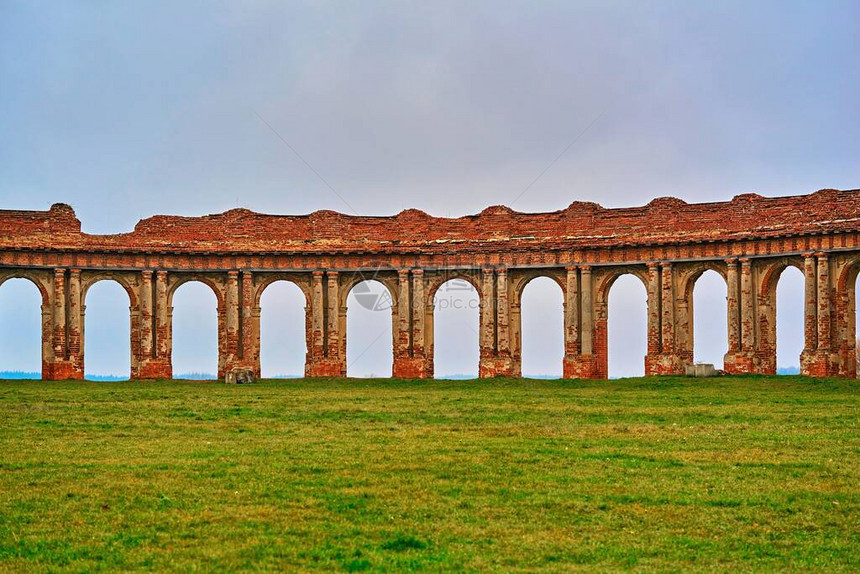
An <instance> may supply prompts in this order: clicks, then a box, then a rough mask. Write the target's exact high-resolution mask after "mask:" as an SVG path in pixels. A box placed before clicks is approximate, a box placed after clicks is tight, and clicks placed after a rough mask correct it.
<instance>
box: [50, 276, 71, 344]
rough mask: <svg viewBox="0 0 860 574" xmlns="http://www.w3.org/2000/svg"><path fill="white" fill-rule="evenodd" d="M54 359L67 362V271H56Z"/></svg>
mask: <svg viewBox="0 0 860 574" xmlns="http://www.w3.org/2000/svg"><path fill="white" fill-rule="evenodd" d="M53 297H54V300H53V305H54V325H53V332H54V336H53V340H54V358H55V359H56V360H57V361H65V360H66V359H67V357H68V354H67V352H66V270H65V269H54V292H53Z"/></svg>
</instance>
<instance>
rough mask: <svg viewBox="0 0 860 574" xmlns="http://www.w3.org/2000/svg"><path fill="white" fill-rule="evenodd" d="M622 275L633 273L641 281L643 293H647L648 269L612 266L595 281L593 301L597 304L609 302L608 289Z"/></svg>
mask: <svg viewBox="0 0 860 574" xmlns="http://www.w3.org/2000/svg"><path fill="white" fill-rule="evenodd" d="M592 273H593V272H592ZM622 275H633V276H634V277H636V278H637V279H639V281H641V282H642V287H643V288H644V289H645V293H646V294H647V293H648V270H647V268H646V267H644V266H642V267H639V266H624V267H613V268H612V269H611V270H609V271H608V272H606V273H605V275H604V276H603V277H601V278H600V279H598V281H597V289H596V290H595V293H596V295H597V296H596V297H595V302H596V303H597V304H601V305H606V304H608V303H609V291H610V289H612V286H613V285H614V284H615V282H616V281H617V280H618V278H619V277H621V276H622Z"/></svg>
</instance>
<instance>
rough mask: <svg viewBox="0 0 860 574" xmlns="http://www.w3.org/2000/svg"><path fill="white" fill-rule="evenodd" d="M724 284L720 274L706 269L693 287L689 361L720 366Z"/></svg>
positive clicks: (724, 343) (725, 346) (725, 344)
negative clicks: (691, 344)
mask: <svg viewBox="0 0 860 574" xmlns="http://www.w3.org/2000/svg"><path fill="white" fill-rule="evenodd" d="M726 295H727V287H726V281H725V279H723V277H722V275H720V274H719V273H717V272H716V271H713V270H708V271H705V272H704V273H702V275H701V276H700V277H699V278H698V279H697V280H696V283H695V285H694V286H693V360H694V361H695V362H697V363H710V364H712V365H714V367H716V368H717V369H722V368H723V357H724V356H725V354H726V352H728V350H729V336H728V332H729V327H728V311H727V307H726Z"/></svg>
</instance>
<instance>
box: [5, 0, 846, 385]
mask: <svg viewBox="0 0 860 574" xmlns="http://www.w3.org/2000/svg"><path fill="white" fill-rule="evenodd" d="M858 22H860V4H858V3H856V2H849V1H845V2H839V1H827V2H764V1H761V2H753V3H750V2H720V3H705V2H669V1H667V2H640V1H631V2H604V1H600V2H596V1H595V2H577V1H564V2H539V3H535V2H497V1H493V2H469V3H463V2H432V3H423V4H419V3H409V2H388V3H382V2H355V3H342V2H332V3H327V2H253V1H245V2H232V3H226V2H190V1H189V2H142V1H141V2H135V1H127V2H118V3H106V2H95V1H92V2H74V3H73V2H67V3H57V2H44V3H42V2H33V1H27V2H23V1H22V2H17V1H15V0H4V1H2V2H0V207H2V208H29V209H45V208H47V207H48V206H49V205H50V204H51V203H53V202H57V201H62V202H67V203H70V204H72V205H73V206H74V208H75V210H76V211H77V213H78V216H79V217H80V219H81V221H82V223H83V227H84V230H86V231H89V232H94V233H113V232H121V231H128V230H130V229H131V228H132V227H133V225H134V224H135V222H136V221H137V220H138V219H140V218H143V217H147V216H150V215H153V214H156V213H172V214H186V215H200V214H206V213H214V212H218V211H223V210H225V209H229V208H231V207H235V206H237V205H239V206H244V207H248V208H251V209H254V210H257V211H262V212H271V213H306V212H310V211H314V210H317V209H335V210H339V211H344V212H347V213H353V212H355V213H359V214H393V213H396V212H398V211H400V210H401V209H403V208H407V207H417V208H420V209H423V210H425V211H428V212H429V213H432V214H435V215H442V216H445V215H451V216H455V215H462V214H466V213H473V212H476V211H479V210H481V209H482V208H484V207H486V206H487V205H493V204H508V205H512V206H513V207H514V208H515V209H519V210H522V211H541V210H554V209H559V208H562V207H565V206H566V205H568V204H569V203H571V202H572V201H574V200H587V201H597V202H599V203H601V204H603V205H607V206H622V205H641V204H643V203H646V202H648V201H649V200H650V199H651V198H653V197H655V196H663V195H674V196H677V197H681V198H683V199H685V200H687V201H709V200H723V199H729V198H731V196H732V195H735V194H737V193H743V192H758V193H762V194H765V195H780V194H793V193H804V192H809V191H813V190H816V189H819V188H824V187H835V188H856V187H860V162H858V161H857V160H856V158H857V157H860V138H857V137H856V134H857V132H858V128H860V106H858V105H857V102H858V101H860V66H857V64H856V60H857V54H860V33H858ZM267 124H268V125H267ZM269 126H271V128H270V127H269ZM273 130H274V131H276V132H277V133H278V134H280V137H282V138H283V139H284V140H285V141H286V142H288V143H289V145H290V146H292V147H293V148H294V149H295V150H296V151H297V152H298V153H299V154H301V156H302V157H303V158H304V160H305V161H306V162H307V163H305V161H302V160H301V159H300V158H299V157H297V156H296V154H294V153H293V151H291V150H290V149H289V147H288V146H287V145H286V144H285V143H283V142H282V141H281V140H280V139H279V137H278V136H276V135H275V133H273ZM568 146H570V147H569V148H568ZM564 150H566V151H565V152H564V153H563V154H562V152H563V151H564ZM559 154H562V155H561V156H560V157H559ZM556 158H558V159H557V161H555V162H554V163H553V161H554V160H555V159H556ZM308 164H309V165H310V166H312V169H311V168H310V167H309V165H308ZM545 170H546V171H545ZM544 171H545V173H544ZM314 172H317V173H318V174H319V175H320V177H318V176H317V175H316V174H315V173H314ZM542 173H543V175H542V176H541V174H542ZM539 176H540V177H539ZM323 180H324V181H323ZM552 287H553V286H552V285H539V284H535V285H534V286H531V287H530V289H534V290H535V293H536V295H530V297H531V298H533V299H534V300H535V302H534V303H533V305H534V308H535V311H534V312H533V315H534V316H541V317H548V318H552V317H555V315H553V314H552V310H555V311H558V312H560V311H559V306H558V301H556V300H554V299H553V297H555V296H556V295H557V294H556V293H555V292H554V291H553V290H552ZM638 287H639V286H636V285H632V286H630V287H623V284H619V286H618V287H617V289H618V295H619V296H622V295H623V299H624V300H625V301H628V300H629V301H635V300H636V297H637V296H638V292H637V289H638ZM15 288H17V287H15V286H14V285H13V284H9V285H5V286H3V287H2V288H0V313H6V315H4V316H8V317H12V319H10V320H8V321H6V320H4V322H3V325H4V327H3V329H4V332H3V333H0V336H2V337H5V338H4V339H3V344H2V345H0V362H4V363H7V364H11V363H14V362H16V361H17V360H18V359H20V358H21V357H23V356H24V355H22V353H23V350H19V349H18V348H17V346H16V345H18V343H19V341H21V340H23V338H22V337H20V336H18V330H19V327H20V328H21V329H23V325H24V324H26V321H27V319H26V318H25V317H24V316H23V315H21V316H20V317H19V316H18V315H15V313H18V314H20V313H23V312H24V311H23V310H22V309H20V308H19V306H18V305H17V301H19V300H20V299H19V298H18V297H14V298H13V297H11V296H10V295H9V294H8V293H10V292H11V291H10V290H12V289H15ZM187 288H188V289H191V290H193V289H194V288H195V286H188V287H187ZM701 289H702V290H703V292H704V291H708V293H706V295H708V297H709V299H708V300H709V301H711V300H714V301H717V303H719V304H724V302H722V300H721V298H723V297H724V286H720V285H718V284H712V285H711V286H710V287H709V288H707V289H706V288H705V286H704V285H703V286H702V287H701ZM720 289H722V294H721V293H720ZM103 291H104V292H103V293H100V294H99V296H98V298H96V297H95V294H96V292H95V291H94V292H93V293H92V294H91V295H93V296H92V297H91V298H90V300H89V301H88V302H87V319H88V326H87V333H88V348H89V346H93V347H99V348H102V346H101V345H98V341H99V340H103V341H104V342H105V345H107V343H109V342H110V340H111V339H116V338H117V337H116V335H115V333H114V331H115V329H114V328H113V327H111V329H114V330H111V329H108V330H107V331H105V332H100V331H99V329H98V328H97V327H96V326H95V325H94V321H95V320H96V319H94V317H98V316H100V315H99V314H100V313H102V314H103V315H104V316H105V319H106V320H111V321H115V320H116V319H117V312H116V309H123V308H125V307H127V301H123V300H122V298H121V294H117V293H116V292H113V293H112V290H111V289H110V288H109V286H108V287H105V288H104V290H103ZM798 293H799V291H798ZM701 296H704V295H701ZM697 297H700V295H699V294H698V293H697ZM187 298H188V303H187V307H184V310H182V309H180V308H179V303H183V301H182V299H181V298H180V299H179V301H178V303H177V310H176V313H177V315H178V316H179V321H178V322H179V323H183V322H184V321H185V319H184V318H183V313H187V314H188V321H189V322H190V324H192V325H193V324H194V323H195V322H196V321H198V320H200V321H202V320H203V319H202V317H203V315H202V314H203V313H205V312H208V311H207V310H208V307H207V306H206V305H207V304H206V298H205V295H199V296H195V295H189V296H188V297H187ZM11 299H15V301H13V302H12V303H10V302H9V300H11ZM96 299H98V300H96ZM273 299H277V300H278V301H280V300H284V301H289V300H291V299H290V296H289V294H285V295H284V296H283V297H278V298H273ZM789 299H790V297H789V296H786V300H789ZM278 301H274V302H272V303H270V311H271V312H272V313H275V314H278V313H284V314H288V313H289V312H290V311H289V310H288V308H289V307H290V304H288V303H286V302H282V303H279V302H278ZM100 305H107V306H108V307H109V308H110V309H114V311H110V310H108V309H106V310H104V311H103V312H102V311H101V310H100ZM111 305H113V307H110V306H111ZM183 305H186V304H185V303H183ZM199 305H203V306H202V307H201V308H198V307H196V306H199ZM212 305H214V303H213V304H212ZM212 305H209V306H212ZM618 305H619V307H616V308H617V309H618V308H620V306H621V305H622V303H618ZM631 305H632V303H631ZM703 307H705V308H706V309H707V310H708V311H697V318H698V319H699V320H700V323H701V324H702V325H704V324H712V323H714V322H716V321H719V320H722V321H724V318H721V317H720V316H719V314H718V313H717V312H716V311H714V313H715V315H714V319H713V321H711V320H707V321H706V320H704V319H703V317H705V315H704V314H705V313H707V312H710V311H713V309H715V308H716V307H718V305H710V304H708V305H703ZM266 312H267V311H266V309H264V323H265V322H266V319H265V314H266ZM10 313H11V314H12V315H9V314H10ZM351 313H352V311H351ZM541 314H543V315H541ZM461 315H462V317H461ZM466 315H468V314H467V313H452V316H453V319H455V320H460V319H462V320H464V321H465V320H467V319H468V317H466ZM615 315H616V317H620V314H619V313H616V314H615ZM635 315H636V314H635V313H633V315H629V314H625V316H624V320H625V321H626V320H627V318H629V317H633V316H635ZM278 316H280V315H278ZM284 316H286V315H284ZM463 317H466V319H464V318H463ZM367 320H368V321H370V320H371V319H367ZM469 320H471V319H469ZM546 320H549V319H546ZM619 320H621V319H619ZM630 320H631V321H632V319H630ZM363 321H364V319H361V318H359V319H355V320H354V321H353V322H352V323H351V326H350V330H352V329H353V328H356V326H359V327H360V326H361V325H364V324H365V323H363ZM529 321H530V319H529V317H528V316H525V317H524V322H525V325H524V329H526V330H528V329H529V328H530V327H529ZM542 321H543V320H542ZM543 322H545V321H543ZM270 323H271V324H273V325H274V323H276V322H273V321H270ZM371 323H372V321H371ZM371 323H367V325H368V329H370V326H371ZM441 323H444V321H441ZM783 323H785V322H783ZM111 324H112V325H113V324H114V323H111ZM539 324H540V323H539ZM559 324H560V323H559ZM8 325H14V326H15V327H14V328H11V327H8ZM119 326H120V327H122V328H125V329H126V330H127V328H128V325H127V321H126V322H122V321H120V323H119ZM179 328H180V327H179V326H177V329H179ZM273 328H274V327H273ZM440 328H442V327H440ZM463 329H464V327H463V326H462V325H461V326H455V327H451V333H450V334H449V335H444V334H443V335H444V338H446V339H451V340H453V338H454V337H455V335H456V334H462V333H464V332H465V331H464V330H463ZM555 330H556V329H555V327H553V328H552V329H540V328H537V329H535V336H536V337H542V336H544V331H552V332H555ZM189 332H193V331H189ZM100 333H101V334H100ZM111 333H114V334H113V335H112V334H111ZM616 335H617V336H618V337H620V339H619V341H620V342H618V343H615V345H617V349H618V350H617V351H616V352H614V353H613V359H612V361H613V364H612V369H613V370H614V371H616V372H618V373H621V372H623V371H624V368H625V367H627V366H628V365H629V364H632V363H631V362H630V361H628V360H624V361H622V360H621V359H616V358H617V357H620V356H621V355H622V354H623V353H624V352H627V351H630V352H633V351H635V352H636V353H638V352H639V351H638V350H636V349H638V347H636V345H637V344H638V342H639V335H638V331H637V327H634V326H628V325H627V324H626V323H625V324H622V325H621V326H618V327H615V328H614V329H613V338H614V337H615V336H616ZM100 338H101V339H100ZM191 338H192V339H194V340H192V341H186V342H187V343H188V345H189V348H188V349H184V350H181V353H184V354H185V355H187V357H188V361H185V360H184V359H183V360H182V361H180V360H178V359H177V362H178V363H181V364H183V365H186V364H187V368H188V369H189V370H195V368H196V367H195V365H196V364H198V363H201V364H202V365H203V366H201V367H200V369H203V368H204V367H205V364H206V361H210V362H211V356H210V355H206V353H208V351H204V350H203V347H202V346H195V343H196V338H194V337H191ZM292 338H293V337H291V336H288V335H286V334H282V335H271V336H269V337H268V340H269V343H267V342H264V347H265V346H266V345H268V344H270V343H271V341H280V342H281V345H280V346H275V347H272V348H271V349H266V348H264V356H271V357H273V358H272V359H271V360H270V361H269V363H270V365H273V367H272V368H273V369H275V370H276V371H278V372H280V371H279V369H281V368H282V369H284V370H289V371H290V372H293V367H292V366H291V365H292V364H293V363H290V362H289V361H287V360H286V359H283V358H284V356H285V355H286V354H290V355H291V356H292V355H293V354H295V351H289V353H287V351H284V350H283V349H284V347H283V342H284V341H285V340H287V339H290V340H292ZM795 338H796V336H795ZM94 339H95V340H94ZM202 339H205V337H204V338H202ZM384 339H385V337H383V340H384ZM709 339H710V338H709V337H698V338H697V340H698V341H700V342H701V341H703V340H709ZM795 343H796V341H795ZM21 344H23V343H21ZM203 344H204V342H200V345H203ZM721 344H722V342H714V343H713V344H711V343H707V344H705V343H702V345H701V347H702V348H701V349H697V351H698V352H699V353H700V354H701V353H704V354H705V355H707V353H708V352H710V353H711V354H712V355H718V354H719V348H720V345H721ZM206 345H208V343H206ZM470 345H471V344H470V343H466V342H464V343H463V344H458V345H452V346H453V347H454V348H453V349H452V351H451V356H450V359H451V360H452V361H453V362H452V363H451V364H452V366H451V369H452V370H460V369H461V366H458V365H457V364H456V362H457V361H456V360H464V359H463V357H462V356H460V353H461V351H462V348H463V347H466V346H470ZM554 345H555V343H551V342H550V341H549V339H547V341H546V342H538V343H533V342H532V343H525V346H526V349H527V350H528V349H532V351H529V353H530V358H529V359H528V360H527V361H526V362H527V363H529V364H532V365H534V367H533V369H534V370H533V371H532V372H553V371H554V370H556V367H557V365H556V363H555V358H552V357H554V356H555V354H558V352H559V351H558V348H557V346H554ZM786 345H787V346H791V345H790V344H788V343H787V344H786ZM181 346H182V345H180V347H181ZM378 346H379V345H377V346H374V347H373V348H372V349H370V350H368V351H367V352H366V353H364V354H361V351H360V350H355V349H352V352H353V354H354V355H356V356H357V355H360V354H361V359H360V360H359V363H360V364H361V365H363V366H362V367H361V370H360V372H359V371H356V374H362V373H364V374H367V373H371V372H374V373H380V372H385V370H386V369H388V368H390V366H388V365H386V364H385V361H386V360H390V350H389V349H386V348H385V347H386V345H381V347H383V351H386V352H387V353H388V355H387V357H388V358H389V359H385V358H384V357H382V358H377V357H376V356H375V355H374V353H375V352H376V350H377V349H376V348H377V347H378ZM207 348H208V347H207ZM437 348H438V343H437ZM611 348H612V349H615V348H616V347H615V346H613V347H611ZM458 349H459V350H458ZM177 352H180V349H178V350H177ZM117 354H119V355H122V353H116V352H111V353H107V354H106V356H105V357H102V358H99V360H98V361H97V362H98V363H99V368H98V370H101V371H111V370H116V369H122V368H124V367H123V365H121V364H114V362H112V357H113V358H114V359H115V358H116V356H117ZM97 355H98V353H97V352H95V351H88V359H90V361H89V362H90V363H92V362H94V361H95V358H94V357H96V356H97ZM203 355H206V357H210V358H208V359H206V358H205V357H204V356H203ZM183 356H184V355H183ZM125 359H126V365H127V357H126V358H125ZM197 359H201V361H198V363H195V361H196V360H197ZM202 359H205V360H202ZM281 359H283V360H284V363H283V366H278V365H277V361H278V360H281ZM455 359H456V360H455ZM440 360H442V358H441V357H440ZM293 362H295V361H293ZM633 362H635V363H636V366H637V368H638V367H639V366H641V365H639V364H638V362H636V361H633ZM93 368H94V367H93ZM265 368H266V367H265V366H264V369H265ZM355 368H356V369H357V368H358V367H355ZM0 369H2V366H0ZM270 372H271V371H270Z"/></svg>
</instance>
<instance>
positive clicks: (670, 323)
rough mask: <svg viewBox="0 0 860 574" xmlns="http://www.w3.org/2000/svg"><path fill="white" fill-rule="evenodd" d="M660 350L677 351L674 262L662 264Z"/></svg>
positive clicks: (669, 352) (667, 352) (665, 353)
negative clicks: (673, 278)
mask: <svg viewBox="0 0 860 574" xmlns="http://www.w3.org/2000/svg"><path fill="white" fill-rule="evenodd" d="M660 271H661V277H660V291H661V294H662V295H661V299H660V311H661V317H660V341H661V347H660V350H661V352H662V354H664V355H668V354H672V353H674V352H675V288H674V282H673V280H672V264H671V263H669V262H664V263H661V264H660Z"/></svg>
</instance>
